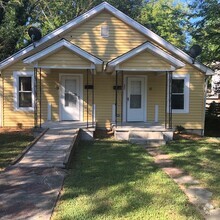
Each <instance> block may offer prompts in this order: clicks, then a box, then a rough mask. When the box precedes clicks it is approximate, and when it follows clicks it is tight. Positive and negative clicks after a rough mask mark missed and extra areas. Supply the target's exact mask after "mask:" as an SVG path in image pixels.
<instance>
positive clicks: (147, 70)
mask: <svg viewBox="0 0 220 220" xmlns="http://www.w3.org/2000/svg"><path fill="white" fill-rule="evenodd" d="M115 70H117V71H126V72H166V71H174V70H176V69H175V68H173V67H171V68H170V69H167V68H164V69H150V68H147V69H135V68H132V69H126V68H116V69H115ZM112 71H113V70H112ZM112 74H115V72H113V73H112Z"/></svg>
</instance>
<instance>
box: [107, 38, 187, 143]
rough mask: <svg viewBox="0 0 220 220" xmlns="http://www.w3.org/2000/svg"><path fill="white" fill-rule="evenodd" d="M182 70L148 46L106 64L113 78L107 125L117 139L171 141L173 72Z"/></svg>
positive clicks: (143, 45)
mask: <svg viewBox="0 0 220 220" xmlns="http://www.w3.org/2000/svg"><path fill="white" fill-rule="evenodd" d="M184 66H185V64H184V63H183V62H181V61H180V60H178V59H176V58H175V57H173V56H171V55H170V54H168V53H166V52H165V51H163V50H161V49H160V48H158V47H156V46H155V45H153V44H152V43H149V42H146V43H144V44H142V45H140V46H139V47H137V48H135V49H133V50H131V51H129V52H128V53H126V54H124V55H122V56H120V57H118V58H116V59H114V60H112V61H110V62H109V63H107V67H106V70H107V71H109V72H111V71H113V73H112V75H113V76H114V77H115V85H114V87H113V89H114V91H115V103H114V104H113V105H112V123H111V125H112V129H113V130H114V132H115V137H116V138H117V139H122V140H131V139H132V138H134V137H137V139H140V138H143V139H144V138H145V139H152V140H155V139H157V140H163V141H167V140H171V139H172V138H173V109H172V90H173V88H172V80H173V72H174V71H176V70H177V69H180V68H182V67H184Z"/></svg>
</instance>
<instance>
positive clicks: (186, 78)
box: [167, 73, 190, 114]
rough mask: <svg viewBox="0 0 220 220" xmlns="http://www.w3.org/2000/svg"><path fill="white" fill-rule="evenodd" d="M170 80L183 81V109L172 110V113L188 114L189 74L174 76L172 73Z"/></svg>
mask: <svg viewBox="0 0 220 220" xmlns="http://www.w3.org/2000/svg"><path fill="white" fill-rule="evenodd" d="M172 79H184V92H183V95H184V108H183V109H172V113H177V114H178V113H189V80H190V75H189V74H176V73H174V74H173V76H172ZM167 83H168V84H167V96H168V98H167V113H168V112H169V102H170V100H169V78H168V80H167Z"/></svg>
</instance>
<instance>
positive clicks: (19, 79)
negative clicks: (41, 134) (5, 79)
mask: <svg viewBox="0 0 220 220" xmlns="http://www.w3.org/2000/svg"><path fill="white" fill-rule="evenodd" d="M14 89H15V90H14V93H15V94H14V105H15V109H16V110H24V111H33V110H34V77H33V72H14Z"/></svg>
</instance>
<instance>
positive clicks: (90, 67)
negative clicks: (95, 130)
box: [0, 2, 213, 134]
mask: <svg viewBox="0 0 220 220" xmlns="http://www.w3.org/2000/svg"><path fill="white" fill-rule="evenodd" d="M0 70H1V77H0V85H1V86H0V90H1V91H0V92H1V114H2V117H1V125H2V126H6V127H11V126H23V127H33V126H39V125H40V123H43V122H45V121H47V120H52V121H64V120H76V121H84V122H87V121H93V122H96V123H97V126H98V127H102V128H104V127H105V128H110V127H111V123H112V122H113V123H114V124H116V125H120V126H121V125H122V126H123V125H125V124H126V123H127V124H128V123H130V122H132V125H134V124H136V126H138V125H141V126H143V125H145V124H146V125H147V126H148V127H150V125H151V124H152V125H155V124H159V125H161V126H163V127H165V128H169V129H172V128H173V129H174V128H175V127H176V126H177V125H181V126H183V127H184V128H186V129H188V130H192V131H194V132H197V133H200V134H203V129H204V117H205V79H206V76H207V75H212V74H213V72H212V70H211V69H209V68H207V67H206V66H204V65H202V64H200V63H198V62H196V61H195V62H194V60H193V59H192V58H191V57H190V56H189V55H187V54H186V53H184V52H183V51H181V50H180V49H178V48H176V47H175V46H173V45H172V44H170V43H168V42H167V41H165V40H164V39H162V38H161V37H159V36H158V35H156V34H155V33H153V32H152V31H150V30H149V29H147V28H145V27H144V26H142V25H141V24H139V23H137V22H136V21H134V20H133V19H131V18H130V17H128V16H127V15H125V14H124V13H122V12H120V11H119V10H117V9H116V8H114V7H113V6H111V5H110V4H108V3H106V2H104V3H102V4H100V5H98V6H96V7H95V8H93V9H91V10H90V11H88V12H86V13H85V14H83V15H81V16H79V17H77V18H75V19H74V20H72V21H70V22H69V23H67V24H65V25H63V26H62V27H60V28H58V29H57V30H55V31H53V32H51V33H50V34H48V35H46V36H44V37H43V38H42V39H41V40H39V41H38V42H36V43H35V45H33V44H31V45H29V46H27V47H26V48H24V49H22V50H20V51H18V52H17V53H15V54H14V55H12V56H11V57H9V58H7V59H5V60H3V61H2V62H1V63H0ZM171 88H172V91H171ZM140 122H143V123H142V124H141V123H140ZM144 122H145V123H144Z"/></svg>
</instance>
